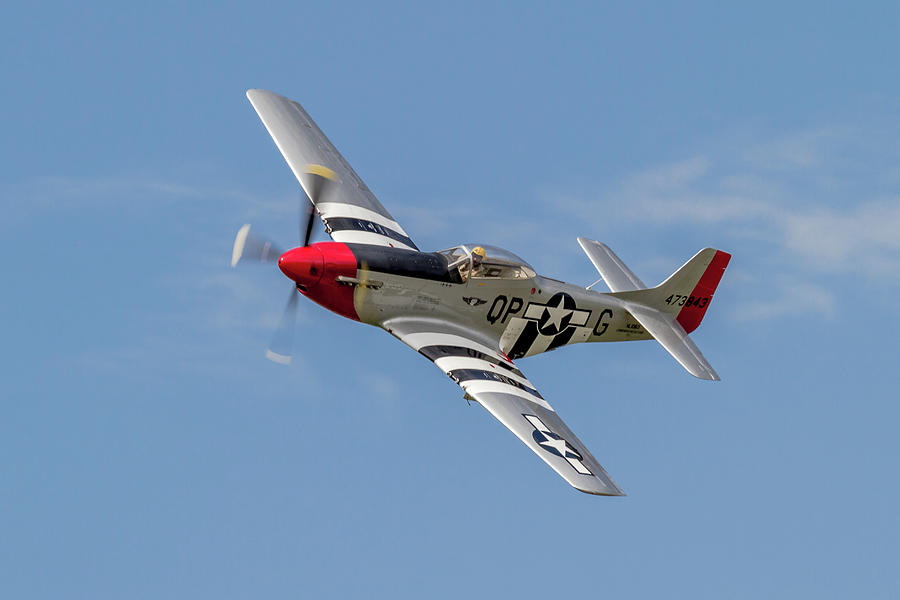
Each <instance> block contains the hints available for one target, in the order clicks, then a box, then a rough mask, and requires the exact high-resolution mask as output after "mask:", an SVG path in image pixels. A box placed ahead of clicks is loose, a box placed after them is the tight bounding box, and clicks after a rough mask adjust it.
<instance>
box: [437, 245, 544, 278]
mask: <svg viewBox="0 0 900 600" xmlns="http://www.w3.org/2000/svg"><path fill="white" fill-rule="evenodd" d="M475 248H482V249H483V250H484V259H481V258H480V257H479V256H476V257H475V258H474V259H473V256H472V250H474V249H475ZM438 254H440V255H441V256H443V257H444V258H446V259H447V266H448V268H449V269H450V272H451V274H456V273H458V274H459V277H460V279H461V280H462V281H463V282H465V281H466V280H468V279H469V277H472V278H473V279H531V278H533V277H534V276H535V272H534V269H532V268H531V265H529V264H528V263H526V262H525V261H524V260H522V259H521V258H519V257H518V256H516V255H515V254H513V253H512V252H510V251H509V250H504V249H503V248H498V247H497V246H491V245H488V244H463V245H461V246H457V247H455V248H450V249H449V250H442V251H440V252H438Z"/></svg>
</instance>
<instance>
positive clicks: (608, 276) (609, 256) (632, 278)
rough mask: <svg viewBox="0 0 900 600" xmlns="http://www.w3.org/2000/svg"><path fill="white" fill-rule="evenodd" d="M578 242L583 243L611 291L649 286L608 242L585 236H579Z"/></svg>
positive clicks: (586, 252)
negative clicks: (617, 254)
mask: <svg viewBox="0 0 900 600" xmlns="http://www.w3.org/2000/svg"><path fill="white" fill-rule="evenodd" d="M578 243H579V244H581V248H582V249H583V250H584V252H585V254H587V255H588V258H589V259H591V262H592V263H594V266H595V267H597V271H599V272H600V277H602V278H603V281H604V282H605V283H606V285H607V287H609V289H610V291H612V292H630V291H632V290H642V289H644V288H646V287H647V286H645V285H644V283H643V282H642V281H641V280H640V278H638V276H637V275H635V274H634V273H632V272H631V269H629V268H628V267H626V266H625V263H623V262H622V259H620V258H619V257H618V256H616V253H615V252H613V251H612V250H611V249H610V247H609V246H607V245H606V244H601V243H600V242H595V241H594V240H589V239H587V238H583V237H580V238H578Z"/></svg>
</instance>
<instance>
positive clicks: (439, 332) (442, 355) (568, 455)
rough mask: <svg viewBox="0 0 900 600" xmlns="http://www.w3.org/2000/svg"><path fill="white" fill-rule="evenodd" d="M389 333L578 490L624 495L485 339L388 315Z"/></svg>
mask: <svg viewBox="0 0 900 600" xmlns="http://www.w3.org/2000/svg"><path fill="white" fill-rule="evenodd" d="M384 327H385V328H386V329H387V330H388V332H389V333H391V334H392V335H394V336H395V337H396V338H398V339H399V340H400V341H402V342H403V343H404V344H406V345H407V346H409V347H411V348H412V349H413V350H416V351H417V352H419V353H420V354H422V355H423V356H425V357H426V358H428V359H429V360H430V361H432V362H433V363H434V364H435V365H437V367H438V368H439V369H440V370H441V371H443V372H444V373H446V374H447V375H449V376H450V378H451V379H453V381H455V382H456V383H457V384H458V385H459V386H460V387H461V388H463V389H464V390H465V392H466V398H467V399H471V400H475V401H476V402H478V404H480V405H481V406H483V407H484V408H485V409H486V410H487V411H488V412H489V413H491V414H492V415H493V416H494V417H495V418H496V419H497V420H498V421H500V422H501V423H503V425H505V426H506V428H507V429H509V430H510V431H512V432H513V433H514V434H515V435H516V437H518V438H519V439H520V440H522V442H523V443H524V444H525V445H526V446H528V447H529V448H530V449H531V450H532V451H533V452H534V453H535V454H537V455H538V456H539V457H540V458H541V460H543V461H544V462H545V463H547V464H548V465H550V467H551V468H552V469H553V470H554V471H556V472H557V473H559V475H560V476H561V477H562V478H563V479H565V480H566V481H567V482H569V484H571V485H572V486H573V487H575V488H576V489H577V490H579V491H582V492H585V493H588V494H597V495H601V496H624V495H625V493H624V492H623V491H622V490H621V489H620V488H619V486H617V485H616V484H615V482H613V480H612V479H610V477H609V475H608V474H607V473H606V471H605V470H604V469H603V467H601V466H600V463H598V462H597V459H596V458H594V456H593V455H592V454H591V453H590V451H588V449H587V448H585V447H584V444H582V443H581V440H579V439H578V438H577V437H575V434H574V433H572V431H571V430H570V429H569V428H568V427H567V426H566V424H565V423H564V422H563V421H562V419H560V418H559V416H558V415H557V414H556V411H555V410H553V407H551V406H550V404H549V403H547V401H546V400H544V398H543V397H542V396H541V394H540V392H538V391H537V390H536V389H535V387H534V385H532V383H531V382H530V381H528V379H527V378H526V377H525V375H523V374H522V372H521V371H519V369H518V368H517V367H516V365H515V364H513V362H512V361H511V360H509V358H507V357H506V356H505V355H504V354H502V353H501V352H500V351H499V350H498V349H496V348H491V346H490V342H488V341H487V340H481V341H479V340H478V336H477V335H476V334H474V333H472V332H469V331H466V330H465V329H462V328H458V327H454V326H452V325H450V324H448V323H442V322H435V321H427V320H418V319H391V320H389V321H387V322H386V323H385V324H384Z"/></svg>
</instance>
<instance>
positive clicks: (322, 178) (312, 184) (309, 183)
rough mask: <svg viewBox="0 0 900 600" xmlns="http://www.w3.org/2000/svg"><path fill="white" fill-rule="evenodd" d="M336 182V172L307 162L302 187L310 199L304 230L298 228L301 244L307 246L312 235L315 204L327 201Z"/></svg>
mask: <svg viewBox="0 0 900 600" xmlns="http://www.w3.org/2000/svg"><path fill="white" fill-rule="evenodd" d="M335 183H337V173H335V172H334V171H332V170H331V169H329V168H328V167H324V166H322V165H314V164H308V165H306V172H305V173H304V174H303V187H304V189H305V190H306V191H307V193H308V194H309V199H310V200H311V201H312V206H311V207H310V210H309V214H308V215H307V217H306V230H305V232H304V230H303V228H301V229H300V234H301V236H302V238H301V239H302V240H303V245H304V246H309V240H310V238H311V237H312V229H313V218H314V216H315V214H316V206H318V205H319V203H320V202H327V198H328V195H329V194H330V192H331V190H332V189H333V188H334V184H335Z"/></svg>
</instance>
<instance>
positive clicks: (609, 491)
mask: <svg viewBox="0 0 900 600" xmlns="http://www.w3.org/2000/svg"><path fill="white" fill-rule="evenodd" d="M572 487H574V488H575V489H576V490H578V491H579V492H583V493H585V494H590V495H592V496H609V497H617V496H627V495H628V494H626V493H625V492H623V491H622V489H621V488H620V487H619V486H617V485H615V484H613V485H612V486H609V485H604V489H602V490H598V489H596V488H591V489H585V488H580V487H578V486H577V485H576V486H572Z"/></svg>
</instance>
